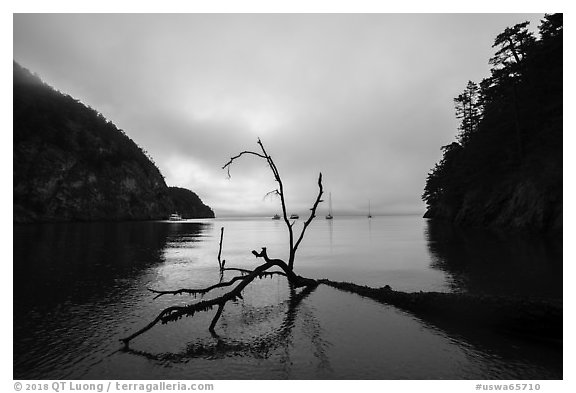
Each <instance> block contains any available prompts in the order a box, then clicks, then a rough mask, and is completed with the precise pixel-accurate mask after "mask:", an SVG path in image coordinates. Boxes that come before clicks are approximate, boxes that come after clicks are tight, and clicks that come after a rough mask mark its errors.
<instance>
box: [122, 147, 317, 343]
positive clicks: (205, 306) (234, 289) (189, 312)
mask: <svg viewBox="0 0 576 393" xmlns="http://www.w3.org/2000/svg"><path fill="white" fill-rule="evenodd" d="M258 146H259V148H260V151H243V152H241V153H239V154H237V155H236V156H234V157H232V158H230V160H229V161H228V162H227V163H226V164H225V165H224V166H223V167H222V169H226V170H227V171H228V176H230V166H231V165H232V163H233V162H234V161H236V160H237V159H239V158H241V157H242V156H245V155H246V156H255V157H257V158H260V159H263V160H265V161H266V163H267V164H268V167H269V168H270V170H271V171H272V174H273V176H274V180H275V181H276V183H277V185H278V188H276V189H275V190H273V191H271V192H269V193H268V194H271V195H276V196H278V197H279V198H280V203H281V207H282V215H283V219H284V223H285V224H286V228H287V229H288V239H289V257H288V261H287V262H285V261H283V260H282V259H278V258H270V257H269V256H268V253H267V251H266V247H263V248H262V250H261V251H260V252H258V251H255V250H253V251H252V254H254V256H255V257H256V258H261V259H263V260H264V263H262V264H261V265H259V266H257V267H256V268H254V269H253V270H247V269H239V268H227V267H226V266H225V265H226V261H225V260H222V261H221V260H220V259H221V251H222V236H223V230H222V232H221V239H220V249H219V252H218V264H219V268H220V273H221V275H220V282H219V283H217V284H214V285H211V286H209V287H206V288H196V289H192V288H180V289H176V290H168V291H166V290H165V291H162V290H151V291H152V292H153V293H156V297H159V296H163V295H167V294H172V295H180V294H185V293H186V294H191V295H194V296H196V295H200V296H204V295H206V294H208V293H210V292H211V291H213V290H215V289H218V288H225V287H231V289H230V290H229V291H228V292H226V293H224V294H223V295H220V296H217V297H214V298H212V299H208V300H201V301H199V302H195V303H190V304H187V305H184V306H172V307H168V308H165V309H164V310H162V311H161V312H160V313H159V314H158V316H156V318H154V319H153V320H152V321H151V322H150V323H148V324H147V325H145V326H144V327H143V328H141V329H140V330H138V331H136V332H134V333H132V334H130V335H129V336H127V337H125V338H122V339H121V341H122V342H123V343H124V345H125V346H126V347H128V345H129V344H130V341H132V340H133V339H135V338H136V337H138V336H140V335H141V334H143V333H145V332H147V331H148V330H150V329H151V328H153V327H154V326H155V325H156V324H158V323H163V324H165V323H168V322H173V321H177V320H179V319H180V318H183V317H193V316H194V314H196V313H198V312H206V311H210V310H212V309H214V308H216V314H215V315H214V318H213V319H212V322H211V323H210V326H209V328H208V329H209V330H210V331H211V332H212V333H215V327H216V324H217V322H218V320H219V319H220V316H221V315H222V312H223V311H224V307H225V306H226V304H227V303H228V302H234V301H237V300H239V299H242V291H243V290H244V288H246V286H248V285H249V284H250V283H251V282H252V281H254V280H255V279H256V278H263V277H265V276H270V275H275V274H276V275H282V276H285V277H286V279H287V280H288V283H289V284H290V285H291V286H292V287H293V288H300V287H309V286H316V285H318V282H317V281H316V280H312V279H309V278H305V277H301V276H299V275H297V274H296V273H295V272H294V260H295V257H296V252H297V251H298V247H299V246H300V244H301V243H302V240H303V239H304V235H305V233H306V229H307V228H308V226H309V225H310V223H311V222H312V220H313V219H314V217H316V209H317V207H318V205H319V204H320V202H322V194H323V193H324V191H323V187H322V173H320V174H319V175H318V194H317V196H316V199H315V201H314V203H313V205H312V208H311V209H310V215H309V216H308V218H307V220H306V221H305V222H304V226H303V228H302V229H301V231H300V234H299V235H298V236H297V237H296V236H295V233H294V224H295V221H292V222H290V220H289V219H288V214H287V209H286V200H285V194H284V184H283V182H282V178H281V177H280V172H279V171H278V167H277V166H276V164H275V163H274V160H273V159H272V157H271V156H270V155H269V154H268V153H267V151H266V149H265V147H264V145H263V144H262V141H260V139H258ZM272 268H279V269H280V270H277V269H276V270H274V271H270V269H272ZM226 271H238V272H239V273H240V275H238V276H235V277H233V278H231V279H230V280H228V281H223V277H224V273H225V272H226ZM234 285H235V286H234Z"/></svg>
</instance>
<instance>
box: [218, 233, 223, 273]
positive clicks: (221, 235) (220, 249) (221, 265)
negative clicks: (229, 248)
mask: <svg viewBox="0 0 576 393" xmlns="http://www.w3.org/2000/svg"><path fill="white" fill-rule="evenodd" d="M223 239H224V227H222V228H220V247H219V248H218V266H219V267H220V270H222V268H223V267H224V264H223V263H222V261H221V260H220V256H221V255H222V240H223Z"/></svg>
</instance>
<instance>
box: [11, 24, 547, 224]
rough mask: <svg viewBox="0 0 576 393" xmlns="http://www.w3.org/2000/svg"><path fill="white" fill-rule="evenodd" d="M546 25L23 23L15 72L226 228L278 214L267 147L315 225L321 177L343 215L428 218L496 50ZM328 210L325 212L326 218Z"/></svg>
mask: <svg viewBox="0 0 576 393" xmlns="http://www.w3.org/2000/svg"><path fill="white" fill-rule="evenodd" d="M542 16H543V15H542V14H531V15H526V14H405V15H403V14H332V15H321V14H276V15H267V14H212V15H211V14H196V15H190V14H188V15H170V14H161V15H151V14H146V15H144V14H141V15H130V14H118V15H106V14H88V15H81V14H77V15H74V14H64V15H58V14H43V15H33V14H16V15H15V16H14V59H15V60H16V61H17V62H18V63H20V64H21V65H22V66H24V67H26V68H29V69H30V70H31V71H33V72H35V73H37V74H38V75H40V77H41V78H42V79H43V80H44V81H46V82H47V83H49V84H50V85H52V86H54V87H55V88H57V89H59V90H61V91H63V92H65V93H67V94H70V95H72V96H73V97H75V98H78V99H80V100H81V101H83V102H84V103H86V104H87V105H90V106H91V107H93V108H95V109H97V110H98V111H100V112H101V113H102V114H104V116H106V117H107V118H108V119H110V120H111V121H113V122H114V123H115V124H116V125H117V126H118V127H119V128H121V129H123V130H124V131H125V132H126V134H127V135H129V136H130V137H131V138H132V139H133V140H134V141H135V142H136V143H138V144H139V145H140V146H141V147H142V148H144V149H145V150H147V151H148V152H149V154H150V155H151V156H152V157H153V158H154V161H155V162H156V164H157V165H158V166H159V168H160V170H161V172H162V173H163V174H164V176H165V177H166V182H167V183H168V185H174V186H180V187H185V188H189V189H191V190H193V191H194V192H196V193H197V194H198V195H199V196H200V197H201V198H202V200H203V201H204V202H205V203H206V204H208V205H209V206H211V207H212V208H213V209H214V211H215V213H216V215H217V216H220V217H223V216H228V215H262V214H266V215H268V214H272V213H274V212H277V211H279V202H278V200H275V199H271V198H268V199H264V198H263V197H264V195H265V194H266V193H267V192H268V191H270V190H273V189H274V188H275V187H276V186H275V184H274V180H273V177H272V175H271V173H270V171H269V170H268V168H267V167H266V164H265V162H263V161H258V160H257V159H255V158H251V157H246V158H244V159H242V160H241V161H238V162H237V163H236V164H235V165H234V166H233V167H232V169H231V175H232V177H231V178H230V179H228V178H227V176H226V172H225V171H223V170H221V167H222V165H223V164H224V163H226V161H227V160H228V159H229V158H230V157H231V156H232V155H235V154H236V153H238V152H240V151H242V150H246V149H257V145H256V140H257V138H258V137H261V139H262V141H263V142H264V144H265V145H266V147H267V149H268V152H269V153H270V154H271V155H272V156H273V158H274V159H275V161H276V163H277V165H278V167H279V170H280V174H281V175H282V177H283V180H284V183H285V189H286V194H287V201H288V210H289V212H297V213H300V214H304V213H306V211H307V209H308V208H309V207H310V206H311V204H312V202H313V200H314V198H315V194H316V191H317V188H316V187H317V186H316V180H317V176H318V172H320V171H321V172H322V173H323V176H324V187H325V190H326V191H327V192H331V193H332V200H333V207H334V212H335V214H336V215H338V214H365V213H366V212H367V208H368V200H370V201H371V206H372V212H373V213H376V214H403V213H417V214H422V213H423V212H424V210H425V206H424V204H423V202H422V201H421V199H420V196H421V194H422V190H423V187H424V183H425V179H426V174H427V173H428V171H429V170H430V168H432V167H433V166H434V164H435V163H436V162H437V161H438V160H439V159H440V157H441V151H440V147H441V146H442V145H446V144H448V143H450V142H451V141H452V140H454V138H455V135H456V133H457V125H458V123H457V121H456V119H455V117H454V109H453V101H452V100H453V98H454V97H455V96H457V95H458V94H459V93H460V92H461V91H462V90H463V89H464V87H465V85H466V83H467V81H468V80H473V81H475V82H479V81H480V80H481V79H482V78H484V77H486V76H488V75H489V66H488V59H489V58H490V57H491V55H492V54H493V49H492V48H491V45H492V43H493V41H494V38H495V37H496V35H497V34H498V33H500V32H501V31H502V30H503V29H504V28H505V27H507V26H512V25H514V24H516V23H519V22H522V21H525V20H529V21H531V22H532V23H531V25H532V28H533V29H535V28H536V27H537V26H538V25H539V21H540V19H541V18H542ZM326 209H327V204H325V205H324V206H323V207H322V208H321V212H320V213H321V214H325V212H326Z"/></svg>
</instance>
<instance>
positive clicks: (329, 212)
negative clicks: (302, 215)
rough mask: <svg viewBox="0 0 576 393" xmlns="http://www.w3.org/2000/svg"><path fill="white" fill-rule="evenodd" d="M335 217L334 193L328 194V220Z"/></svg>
mask: <svg viewBox="0 0 576 393" xmlns="http://www.w3.org/2000/svg"><path fill="white" fill-rule="evenodd" d="M333 218H334V217H333V216H332V193H329V194H328V215H327V216H326V219H327V220H331V219H333Z"/></svg>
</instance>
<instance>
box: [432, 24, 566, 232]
mask: <svg viewBox="0 0 576 393" xmlns="http://www.w3.org/2000/svg"><path fill="white" fill-rule="evenodd" d="M562 19H563V17H562V14H554V15H546V16H545V17H544V20H542V22H541V25H540V26H539V31H538V34H537V35H535V34H533V33H531V32H530V31H529V30H528V22H524V23H519V24H517V25H515V26H514V27H511V28H507V29H506V30H505V31H504V32H502V33H501V34H500V35H498V37H496V39H495V41H494V45H493V47H494V48H495V55H494V57H493V58H492V59H490V64H491V65H492V69H491V75H490V77H487V78H485V79H484V80H482V81H481V82H480V83H479V84H476V83H474V82H468V85H467V86H466V88H465V90H464V92H463V93H462V94H460V95H459V96H458V97H456V98H455V100H454V102H455V106H456V116H457V117H458V118H459V119H460V120H461V123H460V127H459V131H460V132H459V135H458V137H457V140H456V141H455V142H453V143H451V144H449V145H447V146H443V147H442V150H443V153H444V154H443V157H442V159H441V161H440V162H439V163H438V164H436V166H435V167H434V168H433V169H432V170H431V172H430V173H429V174H428V177H427V180H426V186H425V189H424V194H423V196H422V197H423V200H424V201H425V202H426V204H427V205H428V210H427V212H426V214H425V217H428V218H437V219H444V220H449V221H452V222H454V223H456V224H459V225H474V226H490V227H497V228H507V229H517V230H528V231H535V232H554V231H561V230H562V116H563V108H562V105H563V101H562V57H563V54H562V45H563V34H562V32H563V29H562V23H563V22H562Z"/></svg>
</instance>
